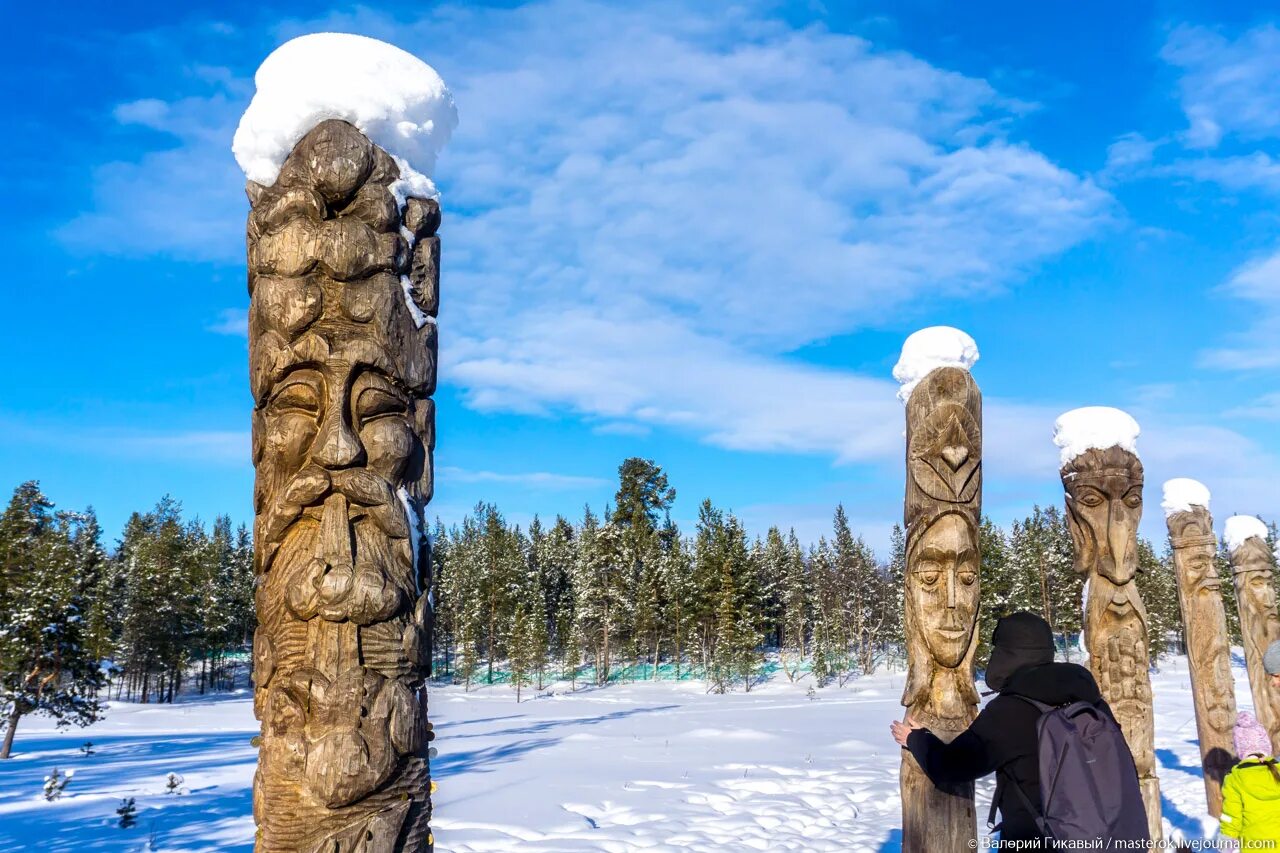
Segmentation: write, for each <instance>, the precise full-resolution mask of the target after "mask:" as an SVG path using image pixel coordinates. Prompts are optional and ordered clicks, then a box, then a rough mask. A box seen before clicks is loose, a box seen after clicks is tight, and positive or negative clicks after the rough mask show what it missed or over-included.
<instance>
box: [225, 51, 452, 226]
mask: <svg viewBox="0 0 1280 853" xmlns="http://www.w3.org/2000/svg"><path fill="white" fill-rule="evenodd" d="M253 80H254V84H255V85H256V87H257V91H256V92H255V93H254V96H253V100H252V101H251V102H250V103H249V108H248V109H246V110H245V112H244V115H243V116H242V117H241V118H240V126H239V127H238V128H236V135H235V139H234V140H233V142H232V145H231V150H232V152H233V153H234V154H235V157H236V162H237V163H239V164H240V168H241V169H243V170H244V174H245V177H247V178H248V179H249V180H251V181H255V182H256V183H259V184H264V185H267V186H270V185H271V184H274V183H275V180H276V177H277V175H279V173H280V167H281V166H282V165H283V164H284V161H285V158H286V157H288V156H289V152H290V151H292V150H293V147H294V146H295V145H297V144H298V140H300V139H302V137H303V136H305V135H306V134H307V132H308V131H310V130H311V129H312V128H313V127H315V126H316V125H317V124H319V123H320V122H322V121H325V120H326V119H341V120H343V121H347V122H350V123H351V124H352V125H354V126H355V127H357V128H358V129H359V130H360V131H361V132H362V133H364V135H365V136H367V137H369V139H371V140H373V142H374V143H375V144H377V145H379V146H381V147H382V148H383V149H384V150H386V152H387V153H388V154H390V155H391V156H392V157H393V158H394V159H395V161H396V165H397V166H399V167H400V180H399V181H397V182H396V183H395V184H394V185H392V187H391V189H392V192H393V193H394V194H395V195H396V196H397V198H398V200H399V201H400V203H401V205H403V204H404V199H405V198H406V197H408V196H415V197H418V198H435V197H436V196H437V195H439V194H438V193H437V192H436V187H435V184H434V183H432V181H431V172H432V170H433V169H434V168H435V163H436V155H437V154H439V152H440V149H442V148H443V147H444V145H445V143H446V142H448V141H449V136H450V135H451V134H452V133H453V129H454V128H455V127H456V126H457V124H458V111H457V109H456V108H455V107H454V103H453V95H451V94H450V93H449V90H448V88H447V87H446V86H445V84H444V81H443V80H442V79H440V75H439V74H437V73H436V71H435V69H434V68H432V67H431V66H430V65H428V64H426V63H425V62H423V61H422V60H421V59H418V58H417V57H416V56H414V55H412V54H410V53H406V52H405V51H403V50H401V49H400V48H398V47H394V46H392V45H389V44H387V43H386V42H382V41H378V40H377V39H372V38H368V37H367V36H358V35H352V34H350V33H312V34H310V35H305V36H299V37H298V38H295V39H293V40H291V41H287V42H285V43H284V44H282V45H281V46H280V47H278V48H276V49H275V50H274V51H273V52H272V53H271V55H270V56H268V57H267V58H266V59H265V60H263V62H262V65H261V67H259V68H258V72H257V73H256V74H255V75H254V77H253Z"/></svg>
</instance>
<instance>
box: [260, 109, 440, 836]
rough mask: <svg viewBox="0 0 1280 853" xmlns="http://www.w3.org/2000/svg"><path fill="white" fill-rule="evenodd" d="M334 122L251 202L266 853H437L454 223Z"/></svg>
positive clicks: (313, 134) (376, 151) (308, 140)
mask: <svg viewBox="0 0 1280 853" xmlns="http://www.w3.org/2000/svg"><path fill="white" fill-rule="evenodd" d="M398 176H399V170H398V168H397V167H396V165H395V162H394V161H393V160H392V159H391V157H390V156H389V155H388V154H387V153H386V152H384V151H383V150H382V149H380V148H378V147H377V146H375V145H374V144H373V143H372V142H370V141H369V140H368V139H367V138H366V137H365V136H364V135H363V134H362V133H360V132H359V131H358V130H356V129H355V128H354V127H352V126H351V125H350V124H347V123H346V122H342V121H336V120H330V121H325V122H323V123H321V124H319V125H317V126H316V127H315V128H313V129H312V130H311V131H310V132H309V133H308V134H307V135H306V136H305V137H303V139H302V140H301V141H300V142H299V143H298V144H297V146H296V147H295V148H294V149H293V152H292V153H291V154H290V155H289V158H288V159H287V160H286V161H285V164H284V166H283V168H282V169H281V171H280V176H279V178H278V179H277V181H276V183H275V184H274V185H272V186H270V187H264V186H262V185H259V184H255V183H252V182H250V184H249V186H248V194H249V199H250V202H251V204H252V210H251V212H250V214H249V223H248V252H249V294H250V298H251V303H250V311H249V362H250V385H251V390H252V393H253V399H254V412H253V461H254V466H255V468H256V473H257V478H256V483H255V488H254V512H255V525H254V547H255V554H254V559H255V571H256V573H257V593H256V595H257V601H256V604H257V611H258V629H257V632H256V633H255V635H254V678H255V685H254V712H255V713H256V715H257V717H258V719H259V720H261V722H262V730H261V738H260V746H259V755H258V771H257V774H256V775H255V777H254V786H253V806H254V809H253V811H254V819H255V821H256V822H257V824H258V836H257V849H258V850H259V851H307V853H320V851H324V853H337V851H342V853H347V851H352V853H355V851H366V853H374V851H377V853H390V851H407V850H414V851H418V850H430V849H431V844H432V841H431V835H430V830H429V827H428V824H429V821H430V817H431V798H430V785H431V774H430V768H429V764H428V751H429V747H428V741H429V740H430V739H431V731H430V725H429V724H428V722H427V694H426V688H425V686H424V682H425V679H426V677H427V675H428V674H429V672H428V670H429V666H430V660H431V656H430V648H429V643H430V639H429V638H430V636H431V634H430V619H431V605H430V590H429V584H430V580H431V575H430V570H429V567H430V565H431V561H430V558H429V553H428V549H429V543H428V540H427V538H426V537H425V536H423V535H422V512H423V509H424V507H425V505H426V503H427V501H428V500H430V498H431V491H432V464H431V457H432V448H433V446H434V432H435V410H434V404H433V403H432V401H431V399H430V395H431V393H432V391H433V390H434V386H435V378H436V327H435V324H434V322H433V321H431V320H430V319H429V317H428V316H427V315H432V314H434V313H435V306H436V294H437V292H438V281H437V271H438V264H437V263H436V257H437V254H436V253H437V252H438V247H437V243H436V238H435V237H434V234H435V230H436V226H437V225H438V223H439V208H438V206H437V205H436V204H435V202H434V201H426V200H421V199H409V200H408V201H407V203H406V205H405V207H404V208H403V210H402V209H401V207H400V205H399V204H398V203H397V201H396V199H395V197H394V195H393V194H392V192H391V190H390V189H389V187H390V186H391V184H392V182H393V181H395V180H396V178H397V177H398Z"/></svg>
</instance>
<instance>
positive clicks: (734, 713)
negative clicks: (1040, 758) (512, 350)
mask: <svg viewBox="0 0 1280 853" xmlns="http://www.w3.org/2000/svg"><path fill="white" fill-rule="evenodd" d="M1243 665H1244V664H1243V659H1242V656H1241V653H1240V652H1239V650H1236V651H1235V653H1234V655H1233V671H1234V674H1235V678H1236V695H1237V701H1238V702H1239V705H1240V707H1241V708H1242V709H1249V708H1251V707H1252V702H1251V699H1250V696H1249V688H1248V681H1247V677H1246V675H1245V672H1244V669H1243ZM902 681H903V674H902V673H901V672H881V673H878V674H876V675H874V676H870V677H866V678H860V679H854V680H852V681H850V682H849V683H848V684H846V685H845V686H844V687H843V688H841V687H837V686H835V685H832V686H829V687H827V688H824V689H822V690H818V691H815V695H816V698H812V699H811V698H809V696H808V695H807V692H808V690H809V687H810V686H811V681H810V680H809V679H808V678H805V679H804V680H802V681H800V682H799V683H796V684H791V683H788V682H787V681H786V678H785V676H781V675H778V676H775V677H774V679H773V680H771V681H770V682H768V683H767V684H763V685H760V686H758V687H756V688H754V689H753V690H752V691H751V692H750V693H743V692H741V691H739V692H737V693H731V694H728V695H724V696H715V695H708V694H706V693H705V692H704V688H703V686H702V684H701V683H700V682H669V681H667V682H656V683H654V682H645V683H634V684H617V685H612V686H610V687H607V688H603V689H600V688H580V689H579V690H578V691H577V692H576V693H573V692H570V691H569V685H568V684H556V685H553V686H552V687H551V688H549V689H548V690H546V691H543V692H542V693H540V694H537V696H536V698H534V699H532V700H528V701H525V702H522V703H520V704H519V705H517V704H516V703H515V699H514V694H513V691H512V690H511V689H510V687H508V686H505V685H501V686H493V687H482V688H478V689H473V690H472V692H470V693H465V692H464V691H463V690H462V689H461V688H459V687H452V686H450V687H435V688H433V689H432V692H431V715H432V719H433V720H434V722H435V727H436V733H437V739H436V741H435V746H436V747H437V748H438V749H439V756H438V757H437V758H436V760H435V762H434V763H433V766H434V770H435V775H436V781H437V783H438V785H439V790H438V792H437V793H436V795H435V819H434V821H433V827H434V831H435V836H436V847H437V850H439V851H441V853H473V851H504V853H506V851H512V850H520V851H522V853H524V851H547V852H548V853H549V851H556V853H559V852H560V851H588V850H590V851H604V852H605V853H622V851H676V853H680V852H681V851H712V850H781V851H836V850H840V851H848V850H853V851H872V853H897V851H900V849H901V832H900V829H899V825H900V814H901V812H900V809H901V804H900V800H899V796H898V764H899V761H900V751H899V750H898V748H897V746H896V745H895V744H894V743H893V742H892V740H891V739H890V737H889V731H888V727H889V722H890V721H891V720H894V719H897V718H900V717H901V707H900V706H899V705H898V700H899V698H900V694H901V690H902ZM1152 684H1153V688H1154V693H1155V711H1156V757H1157V761H1158V769H1157V772H1158V774H1159V776H1160V783H1161V790H1162V793H1163V797H1164V814H1165V826H1166V831H1167V833H1168V834H1169V835H1170V836H1172V837H1175V838H1186V839H1204V838H1209V837H1212V834H1213V833H1214V832H1215V831H1216V821H1214V820H1212V819H1211V818H1209V817H1208V815H1207V813H1206V810H1205V802H1204V786H1203V781H1202V779H1201V776H1200V770H1199V750H1198V747H1197V745H1196V726H1195V716H1194V711H1193V710H1192V702H1191V688H1190V683H1189V679H1188V675H1187V667H1186V660H1185V659H1184V658H1180V657H1171V658H1168V659H1166V660H1165V661H1164V662H1163V663H1162V666H1161V671H1160V672H1158V673H1154V674H1153V675H1152ZM256 733H257V723H256V722H255V721H254V719H253V713H252V706H251V703H250V701H249V700H248V698H247V696H245V695H244V694H243V693H241V694H240V695H230V696H226V697H222V698H220V699H218V700H216V701H215V700H209V699H205V700H192V701H187V702H181V703H178V704H177V705H173V706H158V705H134V704H124V703H114V704H113V705H112V707H111V709H110V715H109V716H108V718H107V719H106V720H104V721H102V722H99V723H97V724H95V725H93V726H91V727H90V728H89V729H87V730H72V731H69V732H65V733H57V732H54V731H53V730H52V727H51V726H50V725H49V724H48V722H47V721H45V720H41V719H28V720H24V721H23V724H22V726H21V727H20V728H19V731H18V739H17V742H16V745H15V753H16V756H15V758H13V759H12V760H10V761H7V762H0V851H11V850H13V851H16V850H48V851H78V850H95V851H97V850H104V851H134V850H140V849H142V848H143V846H144V845H145V844H146V843H147V841H148V839H149V838H150V837H151V835H152V834H153V833H154V836H155V842H154V847H153V849H154V850H157V851H215V850H225V851H249V850H251V849H252V843H253V818H252V816H251V799H250V785H251V783H252V778H253V770H254V762H255V760H256V751H255V750H254V748H253V747H252V746H251V745H250V743H249V739H250V738H251V737H252V736H253V735H255V734H256ZM86 740H92V741H93V742H94V744H95V747H94V748H95V750H96V754H95V755H92V756H85V755H83V754H82V753H81V752H80V750H79V746H80V745H81V744H82V743H84V742H85V741H86ZM55 765H56V766H57V767H58V768H59V769H61V770H64V771H65V770H75V778H74V781H73V782H72V783H71V784H70V785H68V787H67V789H66V791H65V792H64V793H63V797H62V799H60V800H58V801H56V802H52V803H50V802H46V801H45V800H44V797H43V796H42V793H41V791H42V784H43V781H42V780H43V778H44V776H45V775H47V774H48V773H49V772H50V771H51V770H52V769H53V767H54V766H55ZM170 772H175V773H180V774H182V775H183V776H184V777H185V783H184V788H186V789H188V790H189V793H187V794H182V795H176V796H175V795H167V794H165V793H164V787H165V781H166V779H165V777H166V774H168V773H170ZM991 790H992V780H991V779H989V778H988V779H986V780H983V781H982V782H980V783H979V785H978V804H977V806H978V808H977V810H978V817H979V826H980V827H982V826H984V825H985V823H984V822H985V818H986V813H987V806H988V804H989V802H990V796H991ZM129 796H133V797H136V798H137V806H138V826H137V828H135V829H133V830H121V829H119V828H118V827H117V826H116V816H115V813H114V810H115V808H116V807H117V806H119V804H120V800H121V798H123V797H129Z"/></svg>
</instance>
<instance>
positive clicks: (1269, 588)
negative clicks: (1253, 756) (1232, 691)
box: [1224, 516, 1280, 749]
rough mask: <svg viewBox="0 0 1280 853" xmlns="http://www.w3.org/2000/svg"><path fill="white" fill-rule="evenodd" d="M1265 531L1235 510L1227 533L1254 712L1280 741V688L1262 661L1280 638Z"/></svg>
mask: <svg viewBox="0 0 1280 853" xmlns="http://www.w3.org/2000/svg"><path fill="white" fill-rule="evenodd" d="M1251 528H1253V529H1251ZM1254 529H1256V532H1254ZM1247 534H1251V535H1247ZM1265 537H1266V527H1264V526H1263V524H1262V522H1260V521H1258V520H1257V519H1256V518H1252V517H1250V516H1233V517H1232V518H1229V519H1227V531H1226V536H1225V537H1224V538H1225V539H1226V541H1227V547H1228V553H1229V555H1230V560H1231V576H1232V578H1233V579H1234V581H1235V586H1236V606H1237V607H1238V608H1239V610H1240V633H1241V634H1242V635H1243V637H1244V660H1245V666H1246V668H1247V669H1248V671H1249V689H1250V690H1251V691H1252V693H1253V709H1254V716H1256V717H1257V718H1258V722H1260V723H1262V725H1263V727H1264V728H1265V729H1266V730H1267V731H1268V732H1270V733H1271V742H1272V743H1273V744H1280V690H1276V689H1275V688H1274V687H1272V686H1271V684H1270V682H1271V679H1270V678H1269V677H1268V676H1267V673H1266V670H1265V669H1264V668H1263V666H1262V655H1263V653H1264V652H1266V650H1267V646H1269V645H1270V644H1271V643H1273V642H1275V641H1276V640H1280V617H1277V615H1276V590H1275V585H1274V584H1273V583H1272V579H1271V575H1272V571H1273V567H1272V562H1271V552H1270V550H1269V549H1268V548H1267V541H1266V538H1265ZM1275 748H1276V747H1274V746H1273V747H1272V749H1275Z"/></svg>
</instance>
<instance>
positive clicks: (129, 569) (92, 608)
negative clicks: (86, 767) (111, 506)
mask: <svg viewBox="0 0 1280 853" xmlns="http://www.w3.org/2000/svg"><path fill="white" fill-rule="evenodd" d="M254 624H255V619H254V609H253V545H252V540H251V538H250V535H249V531H248V530H247V529H246V528H245V527H243V526H241V527H239V528H238V529H233V527H232V524H231V520H230V518H229V517H226V516H220V517H218V518H217V519H216V520H215V521H214V523H213V525H212V528H209V529H206V527H205V526H204V525H203V524H202V523H201V522H200V521H199V520H198V519H191V520H184V519H183V517H182V508H181V506H180V505H179V504H178V503H177V502H176V501H174V500H173V499H172V498H168V497H166V498H163V499H162V500H161V501H160V502H159V503H158V504H156V506H155V508H154V509H153V510H151V511H150V512H146V513H134V514H133V515H132V516H131V517H130V518H129V520H128V523H127V524H126V525H125V529H124V532H123V535H122V537H121V539H120V540H119V542H118V543H117V545H116V548H115V550H114V551H113V552H111V553H108V552H107V550H106V549H105V547H104V546H103V543H102V528H101V526H100V525H99V524H98V519H97V517H96V515H95V514H94V512H93V510H92V509H91V508H90V509H87V510H84V511H82V512H71V511H66V510H58V509H57V508H56V507H55V506H54V504H53V503H52V502H51V501H50V500H49V499H48V498H47V497H46V496H45V495H44V494H43V493H42V492H41V490H40V487H39V484H38V483H36V482H34V481H32V482H27V483H23V484H21V485H19V486H18V487H17V488H16V489H15V490H14V492H13V496H12V498H11V499H10V501H9V503H8V506H7V507H6V508H5V510H4V513H3V514H2V515H0V712H2V713H3V723H4V741H3V745H2V746H0V758H5V757H8V755H9V752H10V749H11V746H12V742H13V736H14V732H15V730H16V729H17V726H18V722H19V720H20V719H21V718H22V717H24V716H26V715H27V714H31V713H34V712H43V713H46V714H48V715H50V716H52V717H53V718H55V719H56V720H58V721H59V722H60V723H67V724H78V725H85V724H87V723H89V722H92V721H93V720H94V719H96V718H97V717H98V716H99V714H100V713H101V709H102V702H104V701H105V700H106V699H108V698H110V697H114V698H117V699H120V698H125V699H134V700H138V701H142V702H151V701H155V702H172V701H173V700H174V697H175V696H176V695H177V693H178V691H179V690H181V689H182V687H183V685H184V683H186V684H189V685H190V686H192V687H194V688H198V689H199V690H200V691H201V692H203V691H204V690H206V689H210V688H214V689H225V688H229V687H231V686H232V685H233V679H234V675H235V672H236V669H235V667H234V666H233V662H234V661H235V660H236V659H239V658H243V657H244V650H245V648H246V647H247V644H248V642H249V641H250V639H251V638H252V634H253V627H254Z"/></svg>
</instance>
